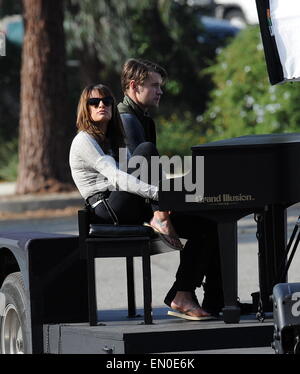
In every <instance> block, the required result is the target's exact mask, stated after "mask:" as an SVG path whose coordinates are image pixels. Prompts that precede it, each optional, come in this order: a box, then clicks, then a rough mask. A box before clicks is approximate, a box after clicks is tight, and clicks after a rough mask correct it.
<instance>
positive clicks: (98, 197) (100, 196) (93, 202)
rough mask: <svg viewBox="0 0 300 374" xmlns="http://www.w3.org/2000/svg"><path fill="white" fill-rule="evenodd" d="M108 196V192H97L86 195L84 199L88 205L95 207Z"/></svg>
mask: <svg viewBox="0 0 300 374" xmlns="http://www.w3.org/2000/svg"><path fill="white" fill-rule="evenodd" d="M108 196H109V193H107V192H97V193H95V194H94V195H92V196H90V197H88V198H87V199H86V202H87V203H88V205H90V207H92V208H96V206H97V205H98V204H100V203H101V202H102V201H103V200H104V199H106V198H107V197H108Z"/></svg>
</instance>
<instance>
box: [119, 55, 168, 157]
mask: <svg viewBox="0 0 300 374" xmlns="http://www.w3.org/2000/svg"><path fill="white" fill-rule="evenodd" d="M166 78H167V73H166V71H165V70H164V69H163V68H162V67H160V66H158V65H157V64H154V63H153V62H150V61H140V60H135V59H130V60H128V61H127V62H126V63H125V65H124V67H123V71H122V76H121V85H122V90H123V92H124V95H125V96H124V99H123V102H122V103H120V104H119V105H118V109H119V112H120V115H121V118H122V122H123V126H124V129H125V133H126V137H127V140H128V144H127V145H128V148H129V150H130V152H131V153H132V152H133V151H134V149H135V148H136V147H137V146H138V145H139V144H140V143H142V142H145V141H147V142H151V143H153V144H156V130H155V124H154V121H153V119H152V118H151V117H150V115H149V109H151V108H158V106H159V102H160V98H161V95H162V93H163V92H162V89H161V87H162V85H163V83H164V82H165V80H166Z"/></svg>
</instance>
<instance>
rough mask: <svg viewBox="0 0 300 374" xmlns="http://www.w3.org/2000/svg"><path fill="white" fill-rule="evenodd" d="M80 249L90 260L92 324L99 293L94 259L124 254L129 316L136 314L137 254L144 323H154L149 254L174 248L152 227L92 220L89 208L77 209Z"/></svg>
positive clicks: (89, 303) (89, 302)
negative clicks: (141, 283)
mask: <svg viewBox="0 0 300 374" xmlns="http://www.w3.org/2000/svg"><path fill="white" fill-rule="evenodd" d="M78 227H79V249H80V256H81V258H83V259H85V260H86V263H87V277H88V309H89V323H90V326H96V325H97V322H98V319H97V296H96V277H95V258H110V257H125V258H126V270H127V302H128V317H129V318H134V317H136V305H135V289H134V261H133V259H134V257H141V258H142V269H143V271H142V273H143V298H144V323H145V324H147V325H148V324H152V288H151V261H150V256H152V255H155V254H159V253H166V252H170V251H173V249H172V248H170V247H168V246H166V245H165V244H164V243H163V242H162V241H161V239H160V238H159V237H158V236H157V234H155V233H154V231H153V230H152V229H151V228H150V227H145V226H142V225H107V224H95V223H91V217H90V212H89V210H88V209H83V210H79V211H78Z"/></svg>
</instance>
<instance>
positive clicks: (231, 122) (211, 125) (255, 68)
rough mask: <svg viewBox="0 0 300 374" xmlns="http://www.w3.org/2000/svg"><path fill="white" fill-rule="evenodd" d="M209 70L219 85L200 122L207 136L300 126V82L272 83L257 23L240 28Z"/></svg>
mask: <svg viewBox="0 0 300 374" xmlns="http://www.w3.org/2000/svg"><path fill="white" fill-rule="evenodd" d="M207 70H208V72H209V73H211V74H212V79H213V82H214V84H215V88H214V89H213V90H212V91H211V100H210V102H209V105H208V109H207V111H206V112H205V114H204V116H203V120H202V122H201V127H202V129H203V130H202V131H203V133H204V134H205V135H206V136H207V139H208V140H217V139H224V138H231V137H236V136H241V135H248V134H264V133H265V134H270V133H283V132H298V131H299V129H300V111H299V105H298V103H299V100H300V85H299V83H297V82H296V83H293V84H292V83H289V84H283V85H276V86H271V85H270V83H269V79H268V73H267V68H266V61H265V56H264V50H263V45H262V42H261V37H260V32H259V28H258V27H257V26H251V27H248V28H246V29H245V30H244V31H243V32H241V33H240V34H239V35H238V36H237V37H236V39H234V40H233V42H232V43H231V44H229V45H228V46H227V47H226V48H224V49H223V51H222V52H221V53H220V54H219V55H218V58H217V61H216V63H215V64H214V65H213V66H211V67H210V68H209V69H207Z"/></svg>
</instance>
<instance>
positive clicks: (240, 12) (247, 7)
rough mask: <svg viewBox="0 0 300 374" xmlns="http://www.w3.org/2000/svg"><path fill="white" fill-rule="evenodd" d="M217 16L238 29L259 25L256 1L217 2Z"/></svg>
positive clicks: (223, 0)
mask: <svg viewBox="0 0 300 374" xmlns="http://www.w3.org/2000/svg"><path fill="white" fill-rule="evenodd" d="M215 16H216V17H217V18H221V19H227V20H229V21H230V22H231V23H232V24H234V25H235V26H238V27H245V26H246V25H252V24H258V16H257V9H256V3H255V0H215Z"/></svg>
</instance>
